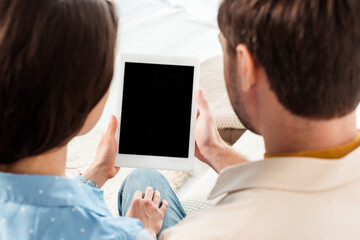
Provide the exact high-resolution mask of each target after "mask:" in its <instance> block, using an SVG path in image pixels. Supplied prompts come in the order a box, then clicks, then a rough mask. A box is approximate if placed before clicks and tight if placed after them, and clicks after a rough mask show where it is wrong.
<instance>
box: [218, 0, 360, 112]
mask: <svg viewBox="0 0 360 240" xmlns="http://www.w3.org/2000/svg"><path fill="white" fill-rule="evenodd" d="M218 23H219V27H220V29H221V32H222V33H223V34H224V36H225V37H226V39H227V41H228V46H229V48H230V49H231V51H232V52H234V51H235V48H236V45H238V44H240V43H242V44H245V45H246V46H247V48H248V49H249V51H250V52H251V53H252V54H253V56H254V57H255V58H256V60H257V61H258V62H259V63H260V65H261V66H262V67H263V68H264V69H265V71H266V73H267V76H268V79H269V83H270V86H271V89H272V90H273V91H274V92H275V94H276V95H277V97H278V99H279V101H280V102H281V103H282V104H283V105H284V106H285V107H286V108H287V109H288V110H289V111H290V112H292V113H293V114H296V115H299V116H302V117H306V118H311V119H332V118H336V117H342V116H344V115H346V114H348V113H350V112H352V111H353V110H355V108H356V106H357V105H358V104H359V101H360V1H359V0H324V1H320V0H293V1H289V0H224V1H223V2H222V4H221V6H220V10H219V15H218Z"/></svg>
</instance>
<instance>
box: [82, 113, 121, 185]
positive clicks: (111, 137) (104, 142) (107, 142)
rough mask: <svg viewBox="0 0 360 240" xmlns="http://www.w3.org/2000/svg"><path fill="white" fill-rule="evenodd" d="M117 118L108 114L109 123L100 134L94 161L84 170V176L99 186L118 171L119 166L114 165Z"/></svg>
mask: <svg viewBox="0 0 360 240" xmlns="http://www.w3.org/2000/svg"><path fill="white" fill-rule="evenodd" d="M116 128H117V120H116V118H115V116H113V115H111V116H110V123H109V126H108V129H107V130H106V133H105V134H104V135H103V136H102V138H101V140H100V143H99V145H98V148H97V151H96V156H95V159H94V161H93V162H92V163H91V165H90V166H89V167H88V169H87V170H86V171H85V172H84V174H83V175H84V176H85V177H87V178H88V179H90V180H91V181H92V182H94V183H95V184H96V185H98V187H99V188H101V187H102V186H103V185H104V184H105V182H106V181H107V180H109V179H111V178H113V177H115V175H116V174H117V173H118V172H119V169H120V168H119V167H115V166H114V162H115V158H116V150H117V142H116V139H115V134H116Z"/></svg>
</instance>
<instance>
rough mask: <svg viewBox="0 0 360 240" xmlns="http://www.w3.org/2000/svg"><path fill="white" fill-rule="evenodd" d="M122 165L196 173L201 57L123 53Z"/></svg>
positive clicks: (119, 158) (119, 108)
mask: <svg viewBox="0 0 360 240" xmlns="http://www.w3.org/2000/svg"><path fill="white" fill-rule="evenodd" d="M120 64H121V66H120V69H121V71H120V78H121V79H120V82H121V83H120V84H119V91H118V92H119V94H118V100H117V103H118V104H117V118H118V121H119V127H118V129H117V134H116V138H117V141H118V150H117V157H116V161H115V165H116V166H123V167H133V168H153V169H169V170H184V171H191V170H192V168H193V161H194V151H195V122H196V114H197V106H196V98H195V96H196V95H195V94H196V90H197V88H198V82H199V71H200V70H199V68H200V64H199V60H198V59H196V58H188V57H165V56H148V55H138V54H122V55H121V56H120Z"/></svg>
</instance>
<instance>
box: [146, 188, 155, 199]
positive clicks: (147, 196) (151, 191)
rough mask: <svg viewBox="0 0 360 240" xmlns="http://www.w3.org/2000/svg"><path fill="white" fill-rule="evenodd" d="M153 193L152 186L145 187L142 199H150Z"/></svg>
mask: <svg viewBox="0 0 360 240" xmlns="http://www.w3.org/2000/svg"><path fill="white" fill-rule="evenodd" d="M153 195H154V190H153V188H152V187H147V188H146V190H145V196H144V199H145V200H149V201H152V199H153Z"/></svg>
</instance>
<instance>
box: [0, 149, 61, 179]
mask: <svg viewBox="0 0 360 240" xmlns="http://www.w3.org/2000/svg"><path fill="white" fill-rule="evenodd" d="M66 150H67V147H66V146H64V147H61V148H58V149H54V150H51V151H49V152H46V153H43V154H41V155H38V156H34V157H29V158H25V159H22V160H19V161H18V162H16V163H13V164H0V171H2V172H8V173H18V174H39V175H58V176H65V168H66Z"/></svg>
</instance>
